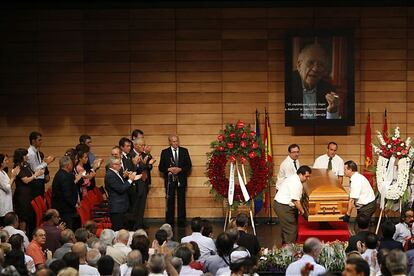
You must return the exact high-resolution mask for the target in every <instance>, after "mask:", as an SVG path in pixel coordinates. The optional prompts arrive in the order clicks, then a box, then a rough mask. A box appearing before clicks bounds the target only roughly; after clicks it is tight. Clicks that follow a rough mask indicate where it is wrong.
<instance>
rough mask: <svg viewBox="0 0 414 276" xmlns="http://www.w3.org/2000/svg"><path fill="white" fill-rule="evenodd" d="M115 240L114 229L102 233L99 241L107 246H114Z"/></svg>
mask: <svg viewBox="0 0 414 276" xmlns="http://www.w3.org/2000/svg"><path fill="white" fill-rule="evenodd" d="M114 239H115V232H114V230H112V229H104V230H102V232H101V235H100V237H99V240H100V241H101V242H102V243H103V244H105V245H106V246H112V245H113V243H114Z"/></svg>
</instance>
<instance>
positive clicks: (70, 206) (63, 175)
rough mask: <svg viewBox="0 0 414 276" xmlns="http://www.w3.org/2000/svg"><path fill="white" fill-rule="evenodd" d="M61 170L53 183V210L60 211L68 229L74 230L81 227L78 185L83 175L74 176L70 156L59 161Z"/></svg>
mask: <svg viewBox="0 0 414 276" xmlns="http://www.w3.org/2000/svg"><path fill="white" fill-rule="evenodd" d="M59 167H60V168H59V170H58V171H57V173H56V175H55V177H54V178H53V183H52V208H53V209H56V210H58V212H59V214H60V217H61V219H62V221H64V222H65V223H66V227H67V228H70V229H72V230H74V229H78V228H79V227H80V218H79V215H78V213H77V211H76V207H77V206H78V203H79V193H78V188H77V185H76V183H77V182H78V181H79V180H80V179H81V177H82V175H81V174H78V175H76V177H75V176H74V175H73V173H72V171H73V163H72V159H70V157H69V156H63V157H62V158H61V159H60V160H59Z"/></svg>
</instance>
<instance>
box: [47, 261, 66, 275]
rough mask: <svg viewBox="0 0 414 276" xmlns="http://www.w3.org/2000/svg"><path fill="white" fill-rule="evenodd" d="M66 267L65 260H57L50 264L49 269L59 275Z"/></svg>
mask: <svg viewBox="0 0 414 276" xmlns="http://www.w3.org/2000/svg"><path fill="white" fill-rule="evenodd" d="M65 267H66V263H65V262H64V261H63V260H59V259H56V260H54V261H52V262H51V263H50V264H49V268H50V269H51V270H52V271H53V272H54V273H55V275H57V274H58V273H59V271H61V270H62V269H64V268H65Z"/></svg>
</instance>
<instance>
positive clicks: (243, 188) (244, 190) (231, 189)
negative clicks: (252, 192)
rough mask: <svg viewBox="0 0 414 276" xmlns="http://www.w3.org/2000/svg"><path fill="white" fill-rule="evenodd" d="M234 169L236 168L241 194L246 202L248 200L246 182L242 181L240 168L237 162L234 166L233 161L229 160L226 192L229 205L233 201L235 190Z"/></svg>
mask: <svg viewBox="0 0 414 276" xmlns="http://www.w3.org/2000/svg"><path fill="white" fill-rule="evenodd" d="M236 169H237V178H238V179H239V185H240V189H241V191H242V194H243V198H244V200H245V201H246V202H247V201H249V200H250V196H249V192H248V191H247V188H246V184H247V183H244V182H245V181H244V180H243V177H242V175H241V174H240V170H239V167H238V166H237V164H236V166H235V165H234V163H233V162H231V163H230V177H229V193H228V200H229V205H230V206H232V205H233V201H234V190H235V183H234V174H235V171H236Z"/></svg>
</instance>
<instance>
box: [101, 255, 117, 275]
mask: <svg viewBox="0 0 414 276" xmlns="http://www.w3.org/2000/svg"><path fill="white" fill-rule="evenodd" d="M114 266H115V261H114V259H113V258H112V257H111V256H102V257H101V258H100V259H99V261H98V271H99V273H100V274H101V275H112V272H113V271H114Z"/></svg>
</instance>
